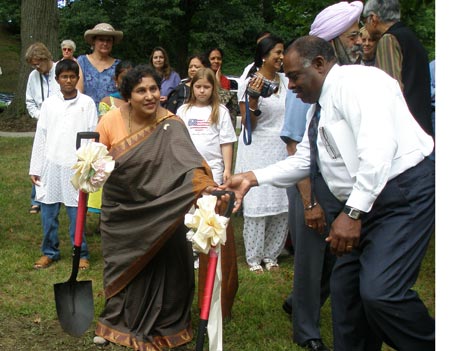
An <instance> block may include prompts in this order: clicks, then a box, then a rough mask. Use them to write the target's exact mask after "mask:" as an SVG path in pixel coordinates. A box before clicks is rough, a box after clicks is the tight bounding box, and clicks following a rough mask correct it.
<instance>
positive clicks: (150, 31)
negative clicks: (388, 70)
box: [0, 0, 435, 85]
mask: <svg viewBox="0 0 450 351" xmlns="http://www.w3.org/2000/svg"><path fill="white" fill-rule="evenodd" d="M40 1H41V0H35V1H33V3H35V4H37V3H39V2H40ZM46 1H47V2H48V1H53V5H55V6H56V3H58V4H59V5H60V8H59V17H60V23H59V30H58V29H57V27H54V26H53V27H51V28H50V29H49V27H48V25H46V23H40V24H36V26H38V27H39V28H37V29H36V32H39V33H40V30H39V29H40V28H43V29H45V30H47V31H49V30H50V31H55V32H56V33H57V34H58V40H59V41H61V40H63V39H72V40H74V41H75V43H76V44H77V52H76V53H75V54H76V55H80V54H84V53H89V52H90V51H91V49H90V47H89V46H88V44H86V42H85V41H84V38H83V35H84V32H85V31H86V30H87V29H90V28H93V27H94V26H95V25H96V24H97V23H101V22H107V23H110V24H111V25H113V26H114V28H116V29H118V30H122V31H123V32H124V40H123V42H122V43H120V44H119V45H115V46H114V48H113V56H114V57H117V58H121V59H128V60H131V61H133V62H135V63H142V62H148V59H149V55H150V52H151V50H152V49H153V48H154V47H155V46H163V47H164V48H165V49H166V50H167V51H168V53H169V57H170V61H171V64H172V66H173V67H175V69H176V70H177V71H178V72H179V73H180V75H181V76H186V71H187V69H186V68H187V63H186V60H187V57H188V56H190V55H191V54H194V53H195V54H198V53H202V52H205V51H207V50H208V49H210V48H213V47H220V48H222V49H223V51H224V53H225V55H224V63H223V68H222V70H223V72H224V73H225V74H235V75H240V74H241V71H242V69H243V67H245V65H246V64H247V63H249V62H252V61H253V56H254V50H255V40H256V35H257V34H258V33H259V32H261V31H263V30H269V31H271V32H272V33H274V34H276V35H278V36H280V37H282V38H283V39H284V40H285V41H286V42H287V41H290V40H291V39H294V38H296V37H299V36H302V35H306V34H308V32H309V27H310V25H311V23H312V22H313V20H314V18H315V16H316V14H317V13H319V12H320V11H321V10H322V9H323V8H325V7H326V6H329V5H331V4H333V3H336V2H338V1H339V0H302V1H298V0H262V1H261V0H247V1H244V2H242V1H240V0H223V1H215V0H152V1H150V2H149V1H143V0H64V1H57V0H46ZM400 1H401V9H402V21H403V22H405V23H406V24H407V25H408V26H410V27H411V28H412V29H413V30H414V31H415V32H416V33H417V35H418V37H419V39H420V40H421V41H422V43H423V44H424V46H425V47H426V49H427V50H428V52H429V56H430V60H431V59H433V58H434V51H435V0H400ZM25 3H27V4H30V3H31V0H22V1H20V0H0V24H1V25H3V26H4V25H9V26H10V27H14V26H16V29H17V26H18V23H20V6H21V4H22V7H23V4H25ZM22 10H23V9H22ZM56 17H58V16H57V15H56ZM49 38H50V36H49ZM51 41H52V42H53V39H51ZM22 44H23V43H22ZM48 44H50V43H48ZM50 46H51V47H52V48H54V43H51V45H50ZM52 52H55V51H54V50H52ZM59 54H60V53H59V52H58V55H59ZM56 58H59V56H55V59H56ZM21 65H23V63H21ZM22 85H23V84H22Z"/></svg>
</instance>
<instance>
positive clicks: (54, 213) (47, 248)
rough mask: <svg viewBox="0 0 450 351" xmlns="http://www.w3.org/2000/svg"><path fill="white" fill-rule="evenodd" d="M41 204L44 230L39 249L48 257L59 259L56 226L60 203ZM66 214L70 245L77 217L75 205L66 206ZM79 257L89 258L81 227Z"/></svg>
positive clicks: (54, 259) (73, 237)
mask: <svg viewBox="0 0 450 351" xmlns="http://www.w3.org/2000/svg"><path fill="white" fill-rule="evenodd" d="M40 205H41V220H42V229H43V231H44V238H43V240H42V246H41V250H42V253H43V254H44V255H45V256H48V257H50V258H51V259H52V260H53V261H57V260H59V259H60V258H61V257H60V252H59V239H58V228H59V220H58V215H59V210H60V208H61V203H59V202H58V203H55V204H44V203H40ZM66 211H67V216H68V217H69V222H70V225H69V232H70V239H71V241H72V246H73V245H74V239H75V224H76V219H77V207H69V206H67V207H66ZM80 257H81V258H86V259H87V258H89V253H88V248H87V243H86V238H85V235H84V228H83V242H82V244H81V254H80Z"/></svg>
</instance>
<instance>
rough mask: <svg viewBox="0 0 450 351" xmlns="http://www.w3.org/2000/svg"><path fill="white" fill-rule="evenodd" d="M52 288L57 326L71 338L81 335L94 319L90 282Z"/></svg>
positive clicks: (60, 284)
mask: <svg viewBox="0 0 450 351" xmlns="http://www.w3.org/2000/svg"><path fill="white" fill-rule="evenodd" d="M53 288H54V291H55V302H56V312H57V314H58V319H59V324H60V325H61V327H62V328H63V330H64V331H65V332H66V333H68V334H70V335H72V336H76V337H79V336H81V335H83V333H84V332H85V331H86V330H87V329H88V328H89V327H90V325H91V323H92V320H93V319H94V297H93V294H92V281H90V280H84V281H79V282H78V281H68V282H65V283H58V284H54V285H53Z"/></svg>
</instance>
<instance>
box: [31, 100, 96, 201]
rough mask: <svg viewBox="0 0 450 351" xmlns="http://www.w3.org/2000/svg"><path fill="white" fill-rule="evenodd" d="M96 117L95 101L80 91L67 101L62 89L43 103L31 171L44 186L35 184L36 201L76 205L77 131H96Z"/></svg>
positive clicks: (34, 143)
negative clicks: (72, 181) (73, 176)
mask: <svg viewBox="0 0 450 351" xmlns="http://www.w3.org/2000/svg"><path fill="white" fill-rule="evenodd" d="M97 119H98V117H97V107H96V106H95V102H94V100H92V99H91V98H90V97H89V96H87V95H84V94H81V93H80V92H78V94H77V96H76V97H75V98H74V99H70V100H65V99H64V97H63V95H62V93H61V91H60V92H59V93H58V94H55V95H53V96H50V97H49V98H48V99H46V100H45V101H44V102H43V104H42V108H41V117H40V118H39V120H38V123H37V126H36V134H35V137H34V142H33V150H32V153H31V160H30V171H29V174H30V175H37V176H40V177H41V179H40V181H41V185H40V186H36V200H37V201H39V202H43V203H45V204H52V203H57V202H61V203H64V204H65V205H66V206H77V203H78V191H77V190H75V188H74V187H73V185H72V183H71V182H70V179H71V178H72V175H73V174H74V170H73V169H72V166H73V165H74V164H75V163H76V162H77V156H76V138H77V133H78V132H87V131H95V127H96V126H97Z"/></svg>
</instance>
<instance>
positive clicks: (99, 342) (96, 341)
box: [94, 336, 109, 346]
mask: <svg viewBox="0 0 450 351" xmlns="http://www.w3.org/2000/svg"><path fill="white" fill-rule="evenodd" d="M94 344H95V345H96V346H106V345H108V344H109V341H108V340H106V339H104V338H102V337H101V336H94Z"/></svg>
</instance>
